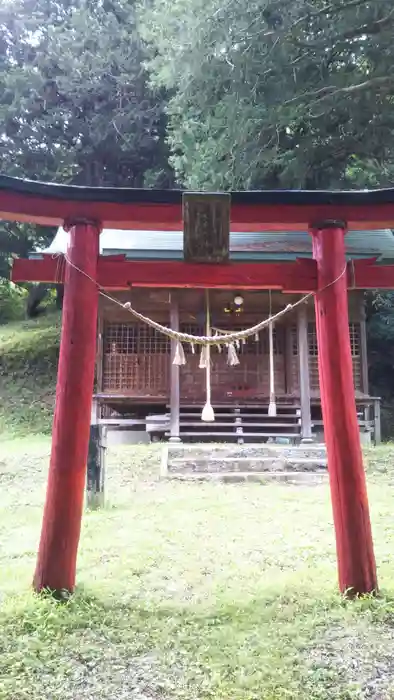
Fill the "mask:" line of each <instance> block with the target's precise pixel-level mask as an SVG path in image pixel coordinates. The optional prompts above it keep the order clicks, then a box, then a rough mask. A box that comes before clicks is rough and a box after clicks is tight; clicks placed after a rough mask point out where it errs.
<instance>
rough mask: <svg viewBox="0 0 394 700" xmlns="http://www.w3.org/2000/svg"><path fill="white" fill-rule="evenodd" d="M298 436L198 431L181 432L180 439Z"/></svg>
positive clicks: (289, 436)
mask: <svg viewBox="0 0 394 700" xmlns="http://www.w3.org/2000/svg"><path fill="white" fill-rule="evenodd" d="M169 435H170V433H166V436H167V437H168V436H169ZM298 436H299V433H275V435H273V434H272V432H269V433H266V432H261V433H252V432H250V433H249V432H242V433H241V432H240V433H238V434H237V433H236V432H235V431H234V432H227V433H224V432H217V431H216V430H215V431H212V432H200V431H196V432H195V433H190V432H189V433H184V432H181V433H180V437H181V438H182V437H204V438H207V437H209V438H211V439H214V438H217V437H226V438H228V437H232V438H244V437H245V438H246V437H247V438H249V437H267V438H269V437H272V438H280V437H286V438H293V439H294V438H296V437H298Z"/></svg>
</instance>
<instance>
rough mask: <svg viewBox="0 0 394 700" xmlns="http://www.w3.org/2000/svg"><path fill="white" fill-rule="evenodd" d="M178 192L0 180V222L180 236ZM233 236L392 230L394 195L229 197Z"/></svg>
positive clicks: (385, 192) (243, 194)
mask: <svg viewBox="0 0 394 700" xmlns="http://www.w3.org/2000/svg"><path fill="white" fill-rule="evenodd" d="M182 194H183V192H182V191H180V190H178V191H176V190H172V191H160V190H141V189H133V188H100V187H98V188H94V187H76V186H70V185H53V184H48V183H41V182H31V181H24V180H19V179H17V178H10V177H6V176H0V218H2V219H7V220H9V221H25V222H29V223H36V224H42V225H48V226H60V225H63V223H64V222H67V221H70V220H74V221H75V220H77V219H78V220H81V221H82V220H85V221H97V222H98V224H99V225H100V226H102V227H105V228H118V229H119V228H123V229H130V228H134V229H142V230H146V229H152V228H153V229H156V230H164V231H174V230H175V231H181V230H182V228H183V225H182ZM231 200H232V206H231V230H238V231H239V230H241V231H242V230H244V231H263V230H265V229H268V230H282V229H285V230H304V231H305V230H307V229H308V228H309V227H310V226H313V225H315V224H316V223H317V222H321V221H325V220H328V219H333V218H335V219H336V220H340V221H343V222H345V223H346V224H347V226H348V228H350V229H355V230H371V229H381V228H394V189H386V190H377V191H373V190H372V191H369V192H368V191H358V192H356V191H353V192H343V191H336V192H328V191H302V190H287V191H281V190H275V191H255V192H232V193H231Z"/></svg>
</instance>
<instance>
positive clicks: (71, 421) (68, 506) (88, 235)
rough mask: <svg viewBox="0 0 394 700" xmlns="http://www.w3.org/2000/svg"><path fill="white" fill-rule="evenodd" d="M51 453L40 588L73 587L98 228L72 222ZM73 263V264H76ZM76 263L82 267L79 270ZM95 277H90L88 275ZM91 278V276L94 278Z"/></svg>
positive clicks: (93, 339) (82, 483)
mask: <svg viewBox="0 0 394 700" xmlns="http://www.w3.org/2000/svg"><path fill="white" fill-rule="evenodd" d="M69 231H70V243H69V248H68V252H67V258H68V260H69V261H70V263H71V264H69V263H67V268H66V274H65V284H64V301H63V321H62V334H61V343H60V356H59V368H58V379H57V388H56V406H55V417H54V422H53V432H52V452H51V460H50V466H49V475H48V486H47V494H46V503H45V509H44V518H43V524H42V531H41V540H40V546H39V552H38V559H37V567H36V572H35V576H34V588H35V590H36V591H41V590H43V589H49V590H51V591H53V592H57V593H61V592H62V591H69V592H72V591H73V590H74V586H75V571H76V560H77V551H78V543H79V536H80V530H81V519H82V512H83V503H84V487H85V478H86V462H87V455H88V444H89V428H90V409H91V401H92V394H93V382H94V366H95V357H96V329H97V307H98V288H97V286H96V284H95V283H94V280H96V274H97V263H98V255H99V233H100V231H99V227H98V226H97V225H95V224H89V223H85V222H82V223H78V222H76V223H73V224H72V225H70V226H69ZM74 266H75V267H74ZM76 268H78V269H76ZM89 277H90V278H92V279H89ZM92 280H93V281H92Z"/></svg>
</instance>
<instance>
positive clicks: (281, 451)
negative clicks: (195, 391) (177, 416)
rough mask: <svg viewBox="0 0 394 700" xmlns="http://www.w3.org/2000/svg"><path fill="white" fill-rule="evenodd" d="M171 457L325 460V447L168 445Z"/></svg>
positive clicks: (269, 444)
mask: <svg viewBox="0 0 394 700" xmlns="http://www.w3.org/2000/svg"><path fill="white" fill-rule="evenodd" d="M166 449H167V450H168V454H169V456H171V457H181V456H182V457H183V456H184V457H187V458H196V457H208V458H211V459H212V458H216V457H219V456H220V457H222V458H223V457H229V458H231V459H235V458H239V457H241V458H242V457H247V458H257V459H261V458H264V457H278V456H284V457H287V458H289V457H295V458H300V457H312V458H314V459H326V448H325V445H323V444H319V443H311V444H306V445H276V444H274V443H262V444H260V443H257V444H256V443H249V444H247V445H234V444H232V445H229V444H226V443H210V444H206V443H169V444H168V445H166Z"/></svg>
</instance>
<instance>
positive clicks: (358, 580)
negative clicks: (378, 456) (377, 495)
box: [312, 224, 377, 595]
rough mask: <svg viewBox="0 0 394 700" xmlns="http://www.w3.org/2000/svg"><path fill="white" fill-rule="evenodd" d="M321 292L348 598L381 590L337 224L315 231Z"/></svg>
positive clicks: (338, 529)
mask: <svg viewBox="0 0 394 700" xmlns="http://www.w3.org/2000/svg"><path fill="white" fill-rule="evenodd" d="M312 237H313V253H314V257H315V260H316V262H317V269H318V282H319V288H320V289H321V290H322V291H321V292H320V294H317V295H316V298H315V311H316V330H317V341H318V352H319V377H320V391H321V402H322V410H323V420H324V435H325V440H326V444H327V457H328V470H329V475H330V487H331V499H332V507H333V513H334V525H335V535H336V544H337V556H338V573H339V585H340V589H341V591H342V592H343V593H345V594H347V593H348V594H350V595H355V594H366V593H372V592H374V591H376V590H377V577H376V565H375V558H374V552H373V544H372V534H371V524H370V519H369V508H368V497H367V489H366V482H365V473H364V468H363V461H362V453H361V445H360V433H359V426H358V421H357V412H356V402H355V395H354V384H353V366H352V355H351V348H350V336H349V314H348V295H347V289H346V286H347V285H346V279H345V277H344V276H343V274H342V273H343V269H344V265H345V234H344V230H343V228H342V227H338V226H335V225H332V227H329V226H328V224H327V228H320V229H315V230H313V231H312Z"/></svg>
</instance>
